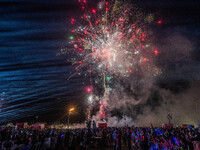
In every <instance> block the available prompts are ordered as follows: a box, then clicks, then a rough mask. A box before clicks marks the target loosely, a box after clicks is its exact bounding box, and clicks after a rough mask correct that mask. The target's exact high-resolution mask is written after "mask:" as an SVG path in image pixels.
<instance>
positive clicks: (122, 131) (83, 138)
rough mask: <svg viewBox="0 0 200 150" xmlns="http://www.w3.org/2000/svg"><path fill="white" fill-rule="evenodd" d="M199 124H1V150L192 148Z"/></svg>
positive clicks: (196, 142) (196, 143) (196, 144)
mask: <svg viewBox="0 0 200 150" xmlns="http://www.w3.org/2000/svg"><path fill="white" fill-rule="evenodd" d="M199 141H200V129H199V128H153V127H152V128H139V127H138V128H137V127H135V128H130V127H120V128H110V127H107V128H95V127H93V128H82V129H63V130H62V129H45V130H40V131H39V130H34V129H23V128H21V129H16V128H1V131H0V144H1V149H2V150H92V149H94V150H97V149H99V150H100V149H102V150H149V149H151V150H162V149H167V150H174V149H176V150H196V149H198V148H199Z"/></svg>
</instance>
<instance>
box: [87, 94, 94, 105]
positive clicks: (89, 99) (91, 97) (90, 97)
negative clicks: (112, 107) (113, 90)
mask: <svg viewBox="0 0 200 150" xmlns="http://www.w3.org/2000/svg"><path fill="white" fill-rule="evenodd" d="M88 101H89V102H90V103H92V101H93V96H92V95H90V96H89V97H88Z"/></svg>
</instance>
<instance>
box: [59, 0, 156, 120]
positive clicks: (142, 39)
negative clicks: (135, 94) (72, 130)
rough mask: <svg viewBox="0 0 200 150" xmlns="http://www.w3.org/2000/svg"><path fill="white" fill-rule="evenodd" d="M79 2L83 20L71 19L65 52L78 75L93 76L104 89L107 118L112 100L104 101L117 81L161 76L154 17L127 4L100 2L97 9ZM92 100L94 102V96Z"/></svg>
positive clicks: (102, 111) (102, 112)
mask: <svg viewBox="0 0 200 150" xmlns="http://www.w3.org/2000/svg"><path fill="white" fill-rule="evenodd" d="M79 2H80V5H81V9H82V10H83V12H84V13H83V15H82V16H81V17H80V18H79V19H76V18H74V17H72V18H71V24H72V25H73V29H72V30H71V36H70V37H69V43H68V44H67V46H64V48H62V53H64V54H67V55H68V56H71V58H70V62H72V64H73V65H75V68H76V71H75V73H78V72H83V71H84V72H86V73H87V74H90V77H92V79H93V81H94V82H93V83H94V84H96V86H99V87H101V91H103V92H99V93H103V94H102V95H101V96H100V97H101V98H99V99H100V101H101V102H100V115H101V116H102V118H104V117H105V115H106V109H107V105H108V103H109V102H108V101H109V100H108V99H107V100H104V101H103V100H102V99H104V98H105V95H108V94H109V92H108V91H109V90H110V89H112V88H114V86H112V85H113V84H114V83H113V82H117V81H118V80H119V79H122V80H123V79H124V78H126V79H127V78H128V79H131V80H134V79H135V77H134V76H138V72H142V73H143V74H145V75H146V76H148V77H152V76H155V75H157V74H159V69H158V68H157V67H156V66H155V63H154V57H156V56H157V55H158V54H159V51H158V49H156V48H155V47H154V46H153V44H152V43H153V42H152V41H153V38H152V37H153V36H152V33H151V30H150V25H151V24H152V23H154V22H155V21H154V17H153V15H152V14H145V13H143V12H142V11H141V10H140V9H139V8H137V7H133V6H131V5H130V3H127V2H122V1H119V0H115V1H100V2H99V3H98V5H97V8H91V9H89V8H88V7H87V3H86V0H79ZM141 70H142V71H141ZM93 87H95V85H94V86H93ZM94 89H95V88H94ZM91 92H93V93H94V91H92V90H91V91H90V92H89V93H90V94H91ZM99 95H100V94H99ZM103 97H104V98H103ZM89 100H90V103H92V101H91V96H90V97H89Z"/></svg>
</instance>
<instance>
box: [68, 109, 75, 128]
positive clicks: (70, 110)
mask: <svg viewBox="0 0 200 150" xmlns="http://www.w3.org/2000/svg"><path fill="white" fill-rule="evenodd" d="M74 110H75V108H74V107H72V108H70V109H69V111H68V128H69V119H70V113H71V112H72V111H74Z"/></svg>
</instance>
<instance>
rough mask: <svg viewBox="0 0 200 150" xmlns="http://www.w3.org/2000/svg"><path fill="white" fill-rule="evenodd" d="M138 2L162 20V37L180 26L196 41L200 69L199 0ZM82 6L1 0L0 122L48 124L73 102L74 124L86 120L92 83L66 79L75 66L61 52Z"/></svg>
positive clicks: (53, 0)
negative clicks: (88, 87)
mask: <svg viewBox="0 0 200 150" xmlns="http://www.w3.org/2000/svg"><path fill="white" fill-rule="evenodd" d="M90 2H93V3H95V1H94V0H90ZM134 2H135V3H136V4H137V5H138V6H140V7H142V8H143V9H144V10H146V11H152V12H156V13H157V14H158V16H159V19H162V21H163V24H162V25H161V26H160V27H159V29H158V30H157V32H158V35H159V36H161V35H162V34H165V35H167V33H168V32H171V31H173V30H176V31H177V32H179V33H180V34H183V35H184V36H186V37H187V38H189V39H190V40H191V41H192V42H193V43H194V56H193V62H194V64H193V65H194V67H196V68H199V60H200V59H199V48H198V46H199V39H200V28H199V27H200V20H199V18H200V15H199V13H198V9H199V6H200V2H198V1H197V0H182V1H178V0H138V1H134ZM78 9H79V7H78V2H77V1H76V0H40V1H38V0H0V14H1V15H0V52H1V53H0V122H4V121H17V120H28V121H30V120H34V119H35V116H38V117H39V118H38V119H39V120H40V121H47V122H54V121H56V120H59V119H60V120H65V119H66V109H67V107H68V106H70V105H74V106H76V108H77V109H78V110H77V112H76V115H75V116H76V117H73V118H72V121H73V122H82V121H83V120H84V119H85V115H83V114H84V111H85V107H86V104H85V102H84V97H85V95H84V87H85V86H86V85H87V81H85V80H84V79H82V78H81V77H74V78H72V79H71V80H67V78H68V77H69V76H70V71H72V70H73V69H74V68H73V66H72V65H71V64H69V63H68V62H66V59H65V57H64V56H57V53H59V51H60V49H61V47H62V44H63V41H64V40H65V36H66V35H67V32H68V30H69V29H70V27H71V25H70V18H71V16H78V11H77V10H78ZM198 73H199V72H198V71H197V74H198ZM174 80H178V79H174ZM194 80H199V78H196V79H194ZM166 82H167V80H165V83H166ZM83 83H86V84H85V85H84V84H83ZM61 118H62V119H61Z"/></svg>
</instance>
